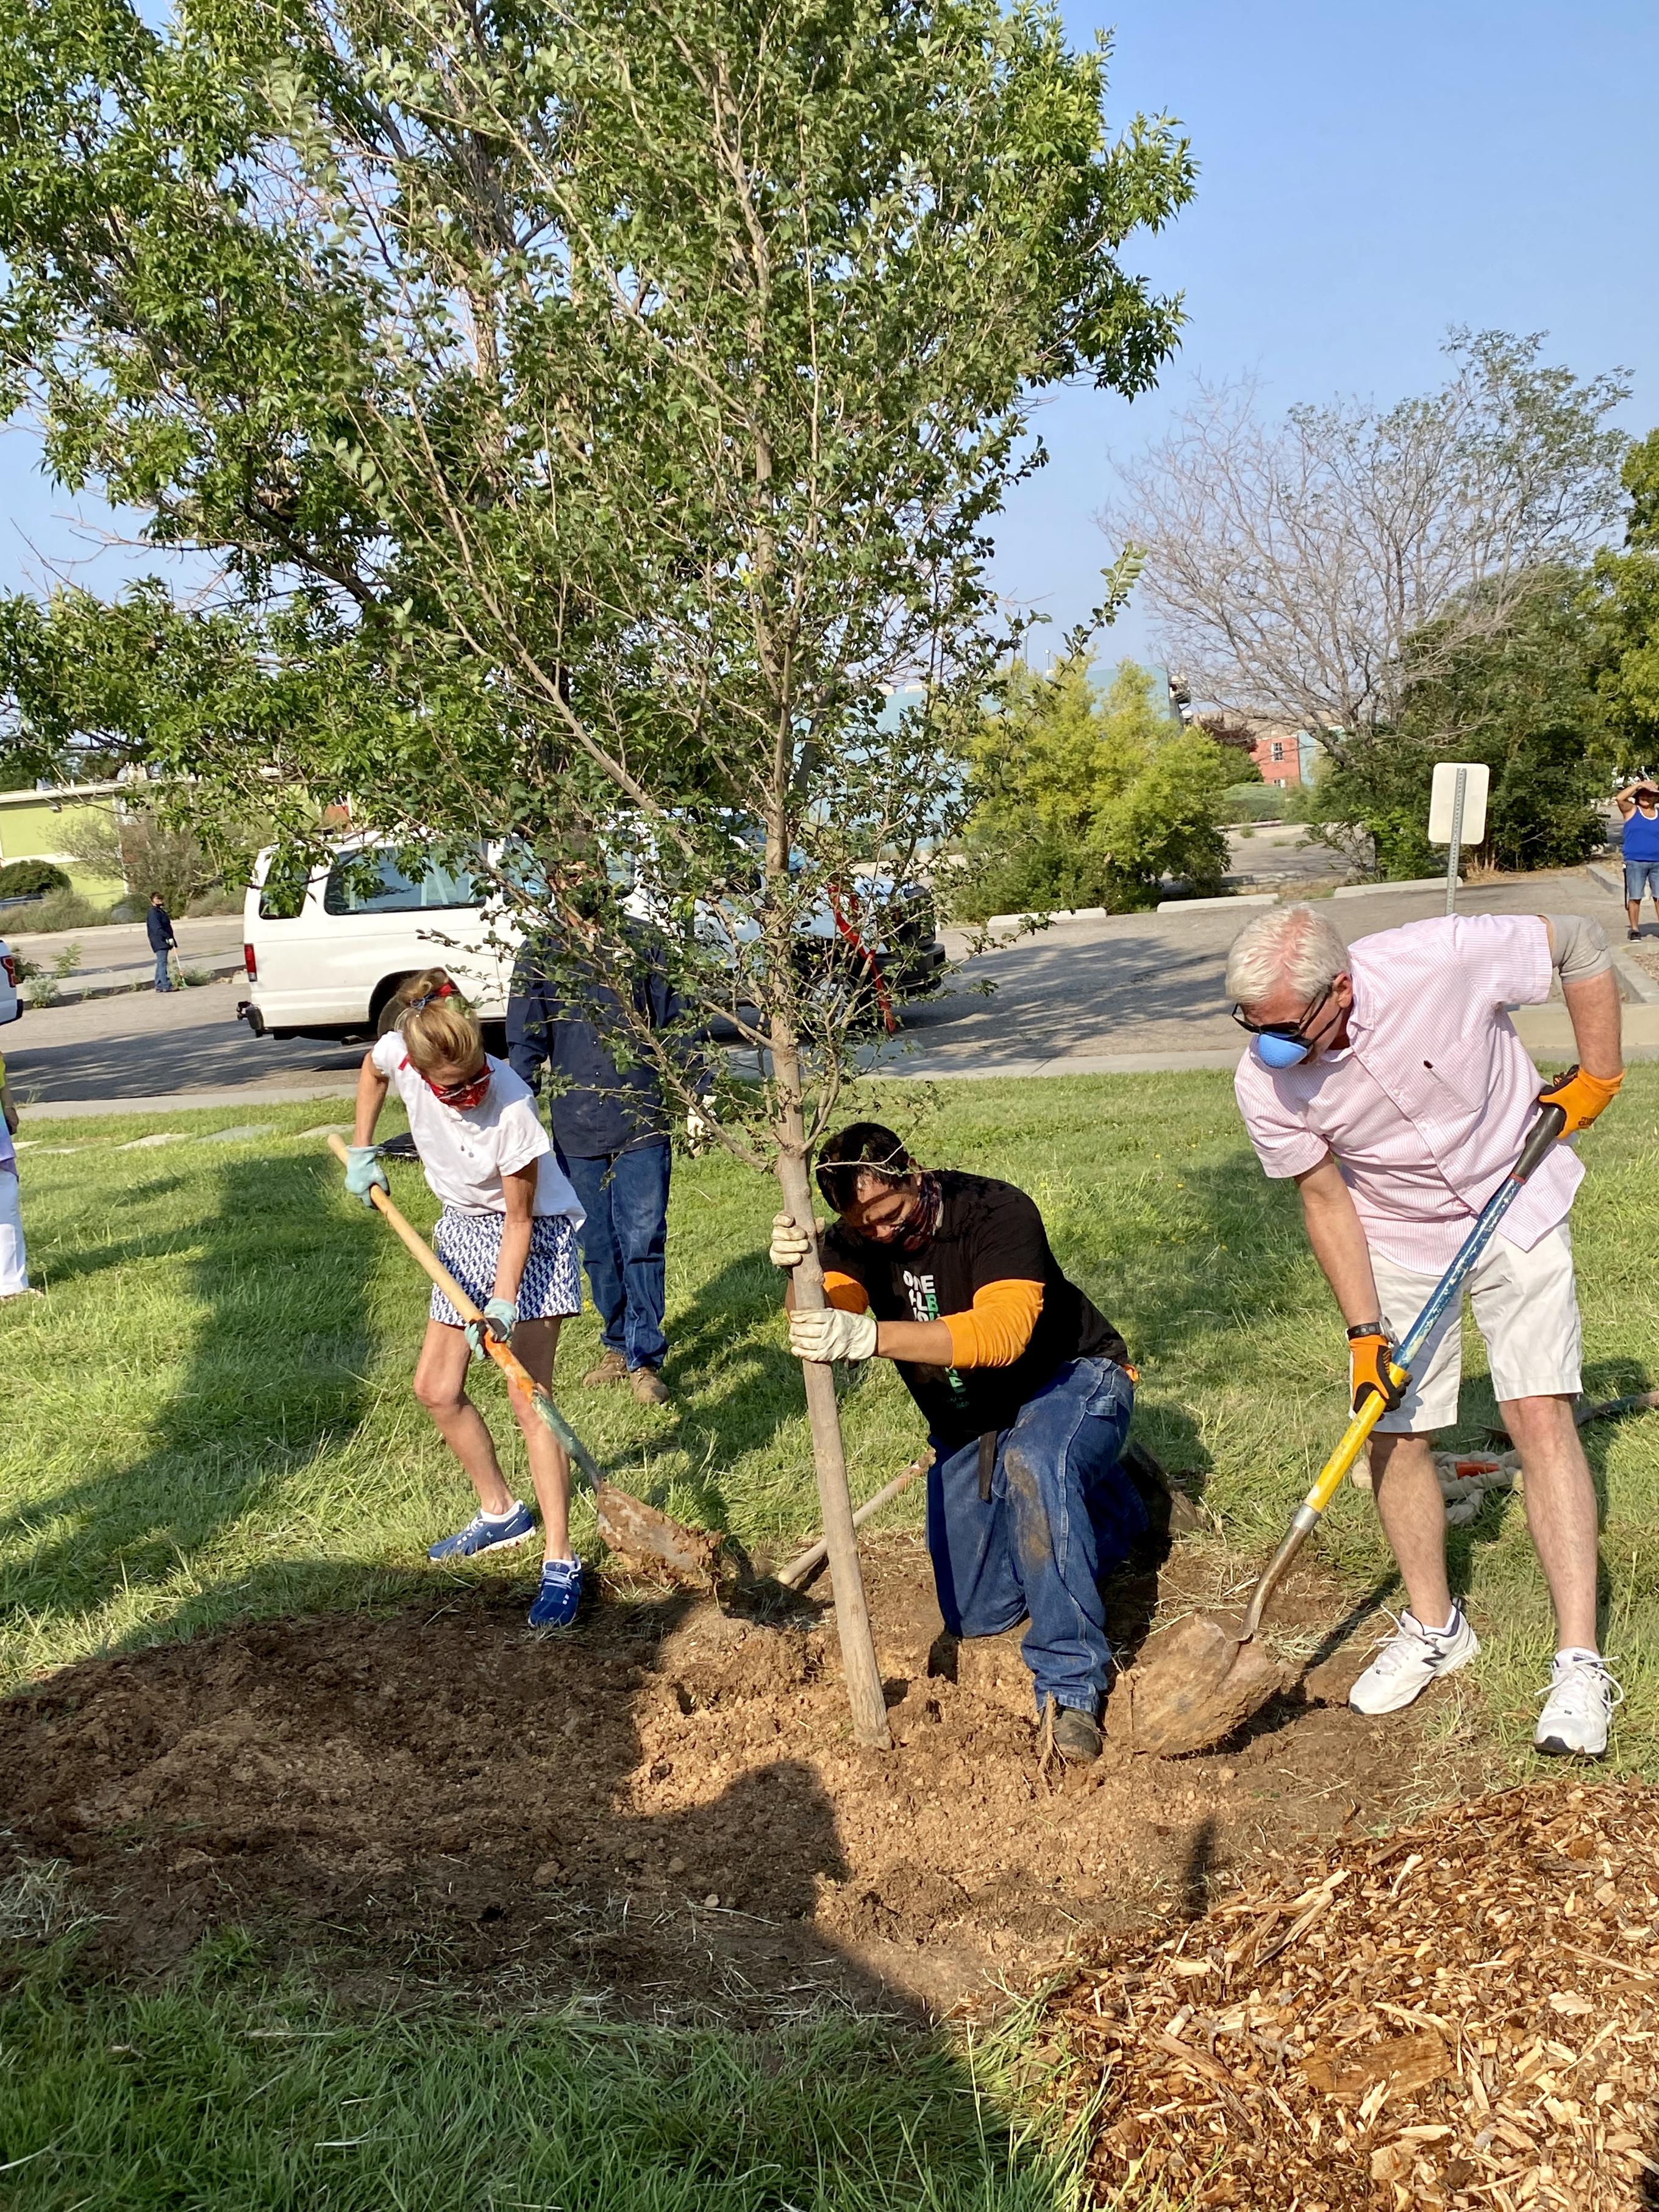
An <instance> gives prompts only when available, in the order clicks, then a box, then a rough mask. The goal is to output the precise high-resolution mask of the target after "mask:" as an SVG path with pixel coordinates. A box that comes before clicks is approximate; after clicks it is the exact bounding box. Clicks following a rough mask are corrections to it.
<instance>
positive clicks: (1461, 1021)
mask: <svg viewBox="0 0 1659 2212" xmlns="http://www.w3.org/2000/svg"><path fill="white" fill-rule="evenodd" d="M1556 975H1559V977H1560V979H1561V986H1562V995H1563V997H1564V998H1565V1001H1566V1008H1567V1013H1568V1016H1569V1018H1571V1023H1572V1031H1573V1036H1574V1038H1575V1040H1576V1042H1577V1050H1578V1058H1579V1065H1578V1066H1574V1067H1572V1068H1570V1069H1569V1070H1568V1072H1567V1073H1566V1074H1565V1075H1564V1076H1562V1077H1560V1078H1559V1079H1557V1080H1556V1081H1555V1082H1553V1083H1551V1084H1550V1085H1547V1086H1546V1085H1544V1084H1543V1082H1542V1079H1541V1077H1540V1075H1539V1073H1538V1071H1537V1069H1536V1068H1535V1067H1534V1066H1533V1064H1532V1061H1531V1060H1530V1059H1529V1058H1528V1054H1527V1052H1526V1048H1525V1047H1524V1046H1523V1045H1522V1042H1521V1040H1520V1038H1519V1037H1518V1036H1516V1032H1515V1029H1514V1026H1513V1024H1511V1023H1510V1019H1509V1017H1508V1014H1507V1012H1506V1011H1505V1009H1506V1007H1508V1006H1534V1005H1537V1004H1539V1003H1541V1001H1542V1000H1545V999H1547V997H1548V996H1549V993H1550V986H1551V983H1552V981H1553V978H1554V977H1555V976H1556ZM1227 993H1228V996H1229V997H1230V998H1231V999H1232V1000H1234V1001H1235V1006H1234V1018H1235V1019H1236V1020H1237V1021H1238V1022H1239V1023H1241V1024H1242V1025H1243V1027H1244V1028H1246V1029H1248V1030H1251V1031H1252V1032H1253V1036H1252V1040H1251V1042H1250V1045H1249V1048H1248V1049H1247V1050H1246V1052H1245V1054H1244V1056H1243V1060H1240V1062H1239V1065H1238V1072H1237V1078H1236V1079H1235V1090H1236V1092H1237V1099H1238V1104H1239V1109H1240V1111H1241V1113H1242V1114H1243V1117H1244V1124H1245V1127H1246V1128H1247V1129H1248V1131H1249V1137H1250V1141H1251V1143H1252V1144H1253V1145H1254V1146H1255V1151H1256V1154H1257V1156H1258V1158H1260V1160H1261V1164H1262V1166H1263V1168H1264V1169H1265V1170H1267V1174H1268V1175H1269V1176H1276V1177H1287V1178H1294V1180H1295V1182H1296V1183H1297V1188H1298V1189H1299V1191H1300V1193H1301V1197H1302V1209H1303V1215H1304V1220H1305V1223H1306V1225H1307V1231H1308V1238H1309V1242H1310V1243H1311V1245H1312V1247H1313V1249H1314V1255H1315V1257H1316V1259H1317V1260H1318V1261H1319V1264H1320V1266H1321V1267H1322V1269H1323V1270H1324V1273H1325V1276H1326V1279H1327V1280H1328V1282H1329V1284H1330V1286H1331V1290H1332V1291H1333V1293H1334V1296H1335V1298H1336V1302H1337V1304H1338V1305H1339V1306H1340V1309H1341V1311H1342V1318H1343V1320H1344V1321H1345V1322H1346V1323H1347V1324H1348V1339H1349V1344H1350V1347H1351V1366H1352V1375H1351V1382H1352V1391H1353V1407H1354V1410H1355V1411H1356V1412H1358V1410H1359V1409H1360V1407H1362V1406H1363V1405H1364V1402H1365V1399H1366V1396H1367V1395H1368V1394H1369V1393H1370V1392H1372V1391H1375V1392H1376V1394H1377V1395H1379V1396H1380V1397H1382V1398H1383V1400H1384V1401H1385V1403H1386V1404H1387V1405H1388V1407H1389V1410H1388V1411H1387V1412H1386V1413H1384V1414H1383V1418H1382V1419H1381V1420H1380V1421H1379V1422H1378V1424H1377V1425H1376V1429H1375V1430H1374V1431H1373V1432H1372V1437H1371V1474H1372V1482H1373V1486H1374V1489H1375V1492H1376V1505H1377V1510H1378V1513H1379V1514H1380V1516H1381V1517H1382V1522H1383V1531H1384V1533H1385V1534H1386V1535H1387V1537H1388V1540H1389V1545H1390V1546H1391V1547H1392V1549H1393V1552H1394V1555H1395V1560H1396V1561H1397V1563H1398V1565H1399V1568H1400V1572H1401V1579H1402V1580H1403V1582H1404V1583H1405V1586H1406V1594H1407V1601H1408V1610H1407V1612H1406V1613H1403V1614H1402V1615H1401V1619H1400V1620H1399V1622H1398V1624H1397V1626H1398V1633H1397V1634H1396V1635H1395V1637H1393V1638H1392V1639H1391V1640H1390V1641H1389V1642H1388V1643H1387V1644H1385V1645H1384V1646H1383V1649H1382V1650H1381V1651H1380V1652H1379V1653H1378V1655H1377V1656H1376V1659H1375V1660H1374V1661H1373V1662H1372V1663H1371V1665H1370V1667H1369V1668H1367V1669H1366V1670H1365V1672H1364V1674H1362V1675H1361V1676H1360V1677H1359V1680H1358V1681H1357V1682H1356V1683H1355V1684H1354V1686H1353V1688H1352V1692H1350V1702H1351V1703H1352V1705H1354V1706H1355V1707H1356V1709H1357V1710H1358V1711H1360V1712H1362V1713H1371V1714H1376V1713H1391V1712H1398V1711H1400V1710H1401V1708H1402V1707H1404V1706H1406V1705H1410V1704H1411V1703H1412V1701H1413V1699H1415V1698H1417V1697H1418V1696H1419V1695H1420V1693H1421V1692H1423V1691H1424V1690H1425V1689H1426V1688H1427V1686H1428V1685H1429V1684H1430V1683H1431V1682H1433V1681H1436V1680H1438V1679H1439V1678H1440V1677H1441V1676H1442V1675H1444V1674H1451V1673H1453V1672H1455V1669H1456V1668H1460V1667H1463V1666H1467V1665H1468V1662H1469V1661H1470V1660H1471V1659H1473V1658H1474V1656H1476V1654H1477V1653H1478V1652H1479V1650H1480V1644H1479V1641H1478V1640H1477V1638H1476V1637H1475V1633H1474V1630H1473V1629H1472V1628H1471V1627H1470V1626H1469V1624H1468V1621H1467V1620H1465V1619H1464V1617H1463V1613H1462V1608H1461V1607H1459V1606H1458V1605H1457V1604H1456V1603H1455V1601H1454V1600H1453V1598H1452V1595H1451V1591H1450V1589H1449V1585H1448V1583H1447V1579H1446V1556H1445V1509H1444V1506H1443V1503H1442V1500H1441V1496H1440V1486H1439V1483H1438V1480H1437V1477H1436V1474H1435V1468H1434V1458H1433V1454H1432V1450H1431V1443H1432V1437H1433V1431H1435V1430H1437V1429H1440V1428H1444V1427H1446V1426H1448V1425H1449V1424H1450V1423H1451V1422H1453V1421H1455V1419H1456V1416H1457V1392H1458V1383H1459V1380H1460V1372H1461V1364H1462V1327H1461V1322H1462V1316H1461V1313H1460V1312H1459V1310H1457V1309H1456V1308H1454V1310H1452V1312H1451V1313H1449V1315H1448V1316H1447V1317H1446V1320H1445V1322H1444V1323H1443V1326H1442V1327H1441V1328H1440V1329H1439V1330H1438V1331H1437V1333H1436V1334H1435V1335H1434V1337H1432V1338H1431V1340H1430V1342H1429V1345H1428V1346H1427V1347H1426V1348H1425V1353H1424V1356H1423V1358H1422V1359H1421V1361H1420V1362H1419V1370H1418V1372H1417V1373H1416V1374H1415V1375H1414V1376H1413V1378H1412V1383H1411V1385H1410V1388H1409V1389H1407V1392H1406V1394H1405V1396H1404V1399H1403V1401H1401V1400H1400V1398H1399V1396H1398V1394H1397V1393H1396V1391H1395V1389H1394V1386H1393V1384H1392V1383H1390V1381H1389V1376H1388V1371H1387V1358H1388V1354H1389V1351H1390V1349H1391V1348H1392V1346H1394V1345H1395V1344H1396V1343H1397V1342H1398V1340H1399V1339H1400V1338H1401V1336H1403V1335H1404V1334H1405V1332H1406V1330H1407V1328H1409V1327H1410V1325H1411V1323H1412V1322H1413V1321H1414V1320H1415V1319H1416V1317H1417V1315H1418V1314H1419V1311H1420V1310H1421V1309H1422V1307H1423V1305H1424V1304H1425V1301H1426V1300H1427V1298H1428V1296H1429V1293H1430V1292H1431V1291H1432V1290H1433V1288H1434V1286H1435V1284H1436V1283H1437V1280H1438V1279H1439V1278H1440V1276H1441V1275H1442V1274H1443V1273H1444V1272H1445V1270H1446V1268H1447V1267H1449V1265H1450V1263H1451V1261H1452V1260H1453V1259H1454V1258H1455V1255H1456V1254H1457V1251H1458V1249H1459V1248H1460V1246H1461V1245H1462V1243H1463V1240H1464V1238H1465V1237H1466V1236H1467V1235H1468V1231H1469V1230H1470V1228H1471V1227H1472V1226H1473V1225H1474V1218H1475V1216H1476V1215H1477V1213H1478V1212H1480V1207H1481V1206H1483V1205H1484V1203H1485V1202H1486V1200H1487V1198H1489V1197H1490V1196H1491V1194H1492V1192H1493V1191H1494V1190H1495V1189H1496V1188H1497V1187H1498V1184H1499V1182H1502V1181H1503V1179H1504V1176H1506V1175H1507V1173H1508V1172H1509V1170H1510V1168H1511V1167H1512V1166H1513V1165H1514V1164H1515V1161H1516V1158H1517V1156H1518V1155H1519V1153H1520V1152H1521V1148H1522V1145H1523V1144H1524V1142H1525V1140H1526V1138H1527V1134H1528V1130H1529V1129H1530V1127H1531V1126H1532V1124H1533V1121H1534V1118H1535V1114H1536V1108H1537V1105H1538V1104H1539V1103H1541V1102H1553V1103H1555V1104H1558V1105H1559V1106H1561V1107H1562V1108H1563V1109H1565V1114H1566V1117H1567V1118H1566V1126H1565V1129H1564V1130H1563V1132H1562V1136H1563V1139H1564V1142H1563V1143H1562V1144H1559V1145H1558V1146H1555V1147H1554V1149H1553V1151H1552V1152H1551V1153H1550V1154H1549V1155H1548V1156H1547V1158H1546V1159H1545V1160H1544V1162H1543V1164H1541V1167H1540V1168H1539V1169H1538V1170H1537V1171H1536V1172H1535V1173H1534V1176H1533V1177H1532V1179H1531V1181H1530V1182H1528V1184H1527V1185H1526V1187H1525V1188H1524V1189H1523V1190H1522V1194H1521V1196H1520V1197H1519V1198H1518V1199H1517V1200H1516V1203H1515V1205H1514V1206H1512V1207H1511V1209H1510V1212H1509V1213H1508V1214H1507V1215H1506V1216H1505V1218H1504V1222H1503V1224H1502V1225H1501V1227H1500V1228H1499V1230H1498V1233H1497V1235H1496V1236H1495V1237H1493V1239H1492V1243H1491V1244H1490V1245H1488V1247H1487V1249H1486V1252H1485V1254H1484V1255H1482V1257H1481V1259H1480V1262H1479V1264H1478V1265H1477V1267H1475V1270H1474V1274H1473V1276H1472V1277H1471V1279H1470V1285H1469V1295H1470V1301H1471V1304H1472V1305H1473V1307H1474V1318H1475V1322H1476V1323H1477V1325H1478V1326H1479V1328H1480V1333H1481V1335H1482V1336H1483V1337H1484V1338H1485V1340H1486V1351H1487V1354H1488V1358H1489V1359H1490V1362H1491V1367H1492V1389H1493V1390H1494V1392H1495V1393H1496V1395H1497V1397H1498V1410H1499V1413H1500V1414H1501V1416H1502V1419H1503V1421H1504V1425H1505V1426H1506V1427H1507V1429H1508V1430H1509V1432H1510V1436H1511V1437H1513V1438H1514V1440H1515V1443H1516V1447H1517V1448H1518V1449H1519V1451H1520V1454H1521V1462H1522V1471H1523V1475H1524V1483H1525V1492H1526V1511H1527V1525H1528V1529H1529V1531H1530V1533H1531V1536H1532V1540H1533V1544H1534V1547H1535V1549H1536V1551H1537V1553H1538V1557H1539V1559H1540V1562H1541V1565H1542V1567H1543V1570H1544V1575H1545V1578H1546V1580H1547V1583H1548V1584H1549V1591H1550V1596H1551V1599H1552V1601H1553V1605H1554V1608H1555V1623H1556V1644H1557V1650H1556V1656H1555V1663H1554V1667H1553V1671H1552V1675H1551V1680H1550V1682H1549V1685H1548V1686H1547V1689H1546V1690H1545V1691H1543V1692H1541V1693H1540V1694H1541V1696H1542V1698H1543V1699H1544V1707H1543V1711H1542V1713H1541V1717H1540V1718H1539V1723H1538V1729H1537V1734H1536V1736H1535V1739H1534V1741H1535V1742H1536V1744H1537V1747H1538V1749H1539V1750H1540V1751H1542V1752H1551V1753H1562V1754H1577V1755H1580V1756H1584V1757H1589V1758H1599V1757H1600V1756H1601V1753H1603V1752H1604V1751H1605V1750H1606V1748H1607V1729H1608V1723H1609V1721H1610V1718H1611V1716H1612V1712H1613V1706H1614V1705H1616V1704H1617V1703H1618V1701H1619V1698H1620V1691H1619V1688H1618V1686H1617V1684H1616V1683H1615V1682H1614V1681H1613V1677H1612V1676H1611V1674H1609V1673H1608V1671H1607V1666H1606V1664H1605V1663H1604V1662H1603V1660H1602V1658H1601V1654H1600V1650H1599V1647H1598V1645H1597V1642H1596V1618H1595V1585H1596V1566H1597V1558H1596V1541H1597V1523H1596V1504H1595V1490H1594V1488H1593V1487H1592V1485H1591V1482H1590V1474H1589V1468H1588V1466H1587V1465H1586V1463H1585V1460H1584V1455H1583V1448H1582V1446H1581V1445H1580V1443H1579V1441H1578V1432H1577V1428H1576V1427H1575V1426H1574V1424H1573V1418H1572V1406H1573V1400H1574V1399H1575V1398H1576V1397H1577V1395H1578V1389H1579V1352H1580V1330H1579V1320H1578V1305H1577V1294H1576V1291H1575V1288H1574V1283H1573V1269H1572V1245H1571V1237H1570V1236H1569V1233H1568V1229H1567V1212H1568V1209H1569V1207H1570V1206H1571V1203H1572V1197H1573V1193H1574V1191H1575V1190H1576V1189H1577V1186H1578V1183H1579V1182H1580V1180H1581V1178H1582V1176H1583V1172H1584V1170H1583V1167H1582V1165H1581V1164H1580V1163H1579V1160H1578V1158H1577V1153H1576V1152H1574V1151H1573V1150H1572V1149H1571V1147H1570V1146H1568V1145H1567V1144H1566V1143H1565V1139H1570V1138H1571V1137H1573V1136H1575V1135H1577V1133H1578V1132H1579V1131H1580V1130H1583V1129H1585V1128H1587V1127H1589V1124H1590V1123H1591V1122H1592V1121H1594V1120H1595V1117H1596V1115H1598V1114H1600V1113H1601V1110H1602V1109H1603V1107H1605V1106H1606V1105H1607V1103H1608V1102H1609V1101H1610V1100H1611V1099H1612V1098H1613V1096H1614V1094H1615V1092H1616V1091H1618V1089H1619V1086H1620V1083H1621V1082H1622V1081H1623V1079H1624V1073H1623V1068H1622V1066H1621V1061H1620V1014H1619V989H1618V985H1617V983H1616V981H1615V980H1614V978H1613V973H1612V959H1611V956H1610V954H1609V952H1608V951H1607V938H1606V935H1605V933H1603V931H1602V930H1601V927H1599V926H1598V925H1597V924H1596V923H1595V922H1594V921H1585V920H1583V919H1581V918H1580V917H1578V916H1577V915H1548V916H1545V915H1454V916H1450V917H1448V918H1447V919H1445V920H1442V921H1417V922H1412V923H1410V924H1408V925H1407V927H1405V928H1403V929H1391V930H1385V931H1383V932H1382V933H1380V934H1378V935H1377V936H1375V937H1365V938H1361V939H1358V941H1357V942H1356V943H1355V944H1354V945H1352V946H1351V947H1350V946H1346V945H1344V944H1343V941H1342V939H1341V938H1340V936H1339V935H1338V933H1337V932H1336V930H1335V928H1334V927H1333V925H1332V924H1331V923H1330V922H1329V921H1328V920H1327V919H1326V918H1325V917H1324V916H1323V915H1320V914H1318V913H1316V911H1315V909H1314V908H1312V907H1310V906H1302V905H1296V906H1282V907H1278V908H1273V910H1272V911H1271V912H1269V913H1267V914H1264V915H1260V916H1259V917H1258V918H1257V919H1256V920H1255V921H1252V922H1251V923H1249V926H1248V927H1246V928H1245V929H1243V931H1242V932H1241V933H1240V934H1239V936H1238V937H1237V939H1236V940H1235V942H1234V944H1233V946H1232V950H1231V954H1230V956H1229V958H1228V962H1227Z"/></svg>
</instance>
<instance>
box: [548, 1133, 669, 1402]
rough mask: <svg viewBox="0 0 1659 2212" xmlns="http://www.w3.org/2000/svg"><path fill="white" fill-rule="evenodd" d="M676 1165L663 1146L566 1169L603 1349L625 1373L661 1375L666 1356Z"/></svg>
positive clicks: (575, 1162)
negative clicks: (578, 1207)
mask: <svg viewBox="0 0 1659 2212" xmlns="http://www.w3.org/2000/svg"><path fill="white" fill-rule="evenodd" d="M673 1157H674V1156H673V1153H672V1152H671V1151H670V1149H669V1147H668V1146H667V1144H666V1143H663V1144H660V1145H641V1146H638V1147H637V1148H636V1149H635V1151H633V1152H609V1153H602V1154H601V1155H600V1156H599V1158H597V1159H591V1160H578V1159H568V1160H566V1162H565V1172H566V1173H567V1174H568V1176H569V1177H570V1180H571V1182H573V1183H574V1185H575V1188H576V1195H577V1197H578V1198H579V1199H580V1200H581V1202H582V1209H583V1211H584V1212H586V1216H587V1218H586V1221H585V1222H584V1223H583V1224H582V1230H581V1245H582V1260H583V1261H584V1263H585V1265H586V1268H587V1286H588V1288H589V1289H590V1290H591V1291H592V1293H593V1304H594V1308H595V1310H597V1312H598V1314H599V1322H600V1329H601V1341H602V1342H603V1344H604V1346H605V1350H606V1351H607V1352H621V1354H622V1356H623V1358H624V1359H625V1360H626V1361H627V1362H628V1364H629V1367H630V1369H631V1368H635V1367H660V1366H661V1365H662V1363H663V1359H664V1357H665V1354H666V1352H667V1350H668V1340H667V1338H666V1337H665V1335H664V1334H663V1333H662V1316H663V1308H664V1306H665V1304H666V1302H667V1295H668V1291H667V1281H666V1273H665V1267H664V1265H663V1258H664V1254H665V1251H666V1249H667V1246H668V1174H669V1169H670V1166H671V1163H672V1160H673Z"/></svg>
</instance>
